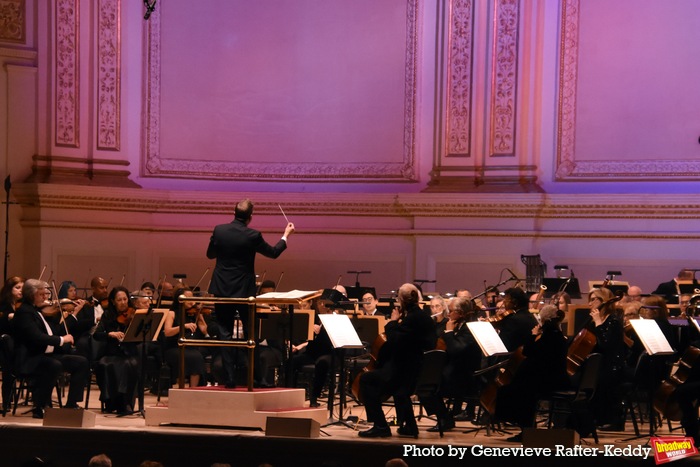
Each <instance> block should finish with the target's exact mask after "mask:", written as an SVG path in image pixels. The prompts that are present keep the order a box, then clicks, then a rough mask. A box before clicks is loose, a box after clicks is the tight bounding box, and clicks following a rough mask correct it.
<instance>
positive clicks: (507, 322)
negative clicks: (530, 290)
mask: <svg viewBox="0 0 700 467" xmlns="http://www.w3.org/2000/svg"><path fill="white" fill-rule="evenodd" d="M528 305H529V300H528V297H527V295H526V293H525V292H524V291H523V289H521V288H519V287H511V288H509V289H507V290H506V291H505V292H504V296H503V307H504V311H502V312H501V311H499V313H500V316H504V317H503V318H501V319H499V320H498V324H497V327H498V329H499V330H500V332H499V337H500V338H501V340H502V341H503V344H504V345H505V346H506V348H507V349H508V351H509V352H514V351H515V350H516V349H517V348H518V347H520V346H521V345H523V344H524V343H525V342H526V341H527V340H528V339H529V337H530V334H531V332H532V328H534V327H535V326H536V325H537V319H535V317H534V316H533V315H532V313H530V310H529V309H528ZM498 316H499V315H497V317H498Z"/></svg>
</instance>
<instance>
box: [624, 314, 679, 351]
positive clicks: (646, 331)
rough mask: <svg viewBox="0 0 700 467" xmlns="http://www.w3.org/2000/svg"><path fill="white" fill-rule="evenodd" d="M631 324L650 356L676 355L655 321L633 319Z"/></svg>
mask: <svg viewBox="0 0 700 467" xmlns="http://www.w3.org/2000/svg"><path fill="white" fill-rule="evenodd" d="M630 324H631V325H632V328H634V332H636V333H637V336H638V337H639V340H640V341H642V345H644V349H645V350H646V351H647V353H648V354H649V355H670V354H672V353H674V351H673V348H672V347H671V344H669V343H668V340H667V339H666V336H664V333H663V332H662V331H661V328H660V327H659V325H658V324H657V323H656V321H654V320H653V319H631V320H630Z"/></svg>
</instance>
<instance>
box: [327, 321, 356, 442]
mask: <svg viewBox="0 0 700 467" xmlns="http://www.w3.org/2000/svg"><path fill="white" fill-rule="evenodd" d="M319 319H320V320H321V323H322V324H323V327H324V328H325V330H326V332H327V333H328V337H329V339H330V341H331V343H332V344H333V349H334V350H335V349H340V384H339V388H338V392H339V393H340V395H341V400H340V401H339V404H338V419H337V420H336V419H334V418H333V405H334V404H335V377H334V374H335V373H334V368H335V351H334V352H332V353H331V366H330V383H329V388H328V411H329V419H328V423H326V424H325V425H324V426H329V425H344V426H347V427H348V428H352V429H355V427H354V426H352V425H350V424H348V423H347V422H346V421H345V420H344V419H343V403H344V394H345V378H344V375H345V349H359V348H363V345H362V341H360V337H359V336H358V335H357V332H356V331H355V328H354V327H353V326H352V324H351V323H350V317H349V316H348V315H340V314H338V315H319Z"/></svg>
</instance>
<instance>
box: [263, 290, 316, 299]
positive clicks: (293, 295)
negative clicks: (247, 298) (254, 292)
mask: <svg viewBox="0 0 700 467" xmlns="http://www.w3.org/2000/svg"><path fill="white" fill-rule="evenodd" d="M317 292H318V290H290V291H289V292H267V293H264V294H262V295H258V296H257V297H256V298H262V299H265V298H284V299H291V300H300V299H302V298H304V297H306V296H307V295H313V294H315V293H317Z"/></svg>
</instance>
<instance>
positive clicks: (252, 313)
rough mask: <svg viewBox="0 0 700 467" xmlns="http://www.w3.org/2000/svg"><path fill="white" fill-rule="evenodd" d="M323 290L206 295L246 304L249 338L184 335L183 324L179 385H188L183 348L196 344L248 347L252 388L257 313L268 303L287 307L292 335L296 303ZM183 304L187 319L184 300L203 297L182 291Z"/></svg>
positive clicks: (182, 317)
mask: <svg viewBox="0 0 700 467" xmlns="http://www.w3.org/2000/svg"><path fill="white" fill-rule="evenodd" d="M321 293H322V291H321V290H311V291H309V290H291V291H289V292H269V293H265V294H262V295H258V296H257V297H248V298H221V297H207V299H206V301H207V303H211V304H217V303H227V304H246V305H248V332H247V335H248V339H247V340H216V339H187V338H185V327H184V326H181V327H180V338H179V340H178V345H179V346H180V349H181V351H180V371H179V375H178V387H179V388H180V389H182V388H184V387H185V352H184V349H185V347H187V346H197V347H242V348H246V349H247V350H248V391H250V392H252V391H253V379H254V377H253V375H254V362H255V339H254V337H255V335H256V333H255V324H256V321H257V319H256V317H257V314H258V308H260V309H262V308H263V306H264V307H265V308H266V309H269V306H273V305H275V306H278V307H280V308H282V309H283V310H284V309H285V308H286V310H287V313H288V314H289V319H288V325H287V326H288V327H287V329H288V330H289V336H294V323H295V318H294V306H295V305H296V306H300V305H301V303H302V302H305V301H308V300H312V299H314V298H316V297H319V296H320V295H321ZM179 300H180V303H182V307H181V309H180V313H181V314H180V322H181V323H184V322H186V319H185V313H186V312H185V304H186V303H187V302H199V301H202V298H201V297H185V296H184V295H180V297H179ZM290 354H291V340H290Z"/></svg>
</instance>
